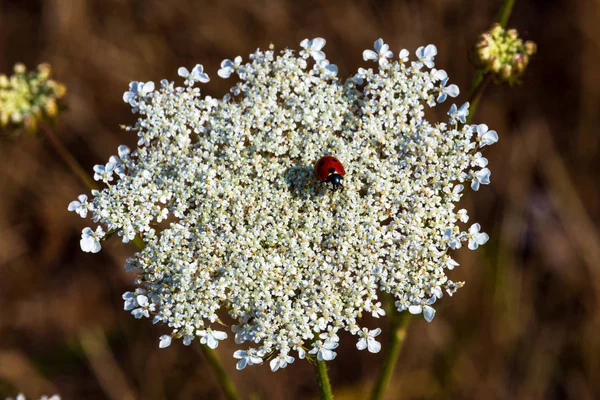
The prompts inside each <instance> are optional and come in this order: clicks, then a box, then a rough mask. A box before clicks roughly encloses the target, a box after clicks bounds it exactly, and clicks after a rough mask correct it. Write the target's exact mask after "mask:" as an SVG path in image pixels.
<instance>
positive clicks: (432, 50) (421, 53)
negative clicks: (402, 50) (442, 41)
mask: <svg viewBox="0 0 600 400" xmlns="http://www.w3.org/2000/svg"><path fill="white" fill-rule="evenodd" d="M415 54H416V55H417V58H418V59H419V61H420V62H422V63H423V64H425V65H426V66H427V68H433V67H434V66H435V63H434V62H433V59H434V58H435V56H436V55H437V47H435V45H433V44H429V45H427V47H424V46H421V47H419V48H418V49H417V51H416V52H415Z"/></svg>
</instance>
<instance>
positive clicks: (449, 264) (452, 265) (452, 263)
mask: <svg viewBox="0 0 600 400" xmlns="http://www.w3.org/2000/svg"><path fill="white" fill-rule="evenodd" d="M459 265H460V264H459V263H457V262H456V261H454V260H453V259H452V258H450V257H448V261H446V267H448V269H449V270H450V271H452V270H453V269H454V268H456V267H458V266H459Z"/></svg>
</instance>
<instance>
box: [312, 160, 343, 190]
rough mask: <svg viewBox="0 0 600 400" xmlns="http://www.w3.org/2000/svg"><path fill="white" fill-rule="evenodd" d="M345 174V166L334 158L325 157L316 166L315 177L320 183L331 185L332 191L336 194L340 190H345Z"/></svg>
mask: <svg viewBox="0 0 600 400" xmlns="http://www.w3.org/2000/svg"><path fill="white" fill-rule="evenodd" d="M345 174H346V172H345V171H344V166H343V165H342V163H341V162H340V160H338V159H337V158H335V157H334V156H323V157H321V158H319V160H318V161H317V163H316V164H315V176H316V177H317V179H318V180H319V182H328V183H331V190H333V191H334V192H335V191H336V190H337V189H338V188H342V189H343V188H344V187H343V186H342V179H344V175H345Z"/></svg>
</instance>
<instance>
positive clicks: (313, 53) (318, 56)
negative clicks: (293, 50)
mask: <svg viewBox="0 0 600 400" xmlns="http://www.w3.org/2000/svg"><path fill="white" fill-rule="evenodd" d="M325 43H326V41H325V39H323V38H320V37H318V38H314V39H312V40H308V39H304V40H303V41H301V42H300V47H302V48H303V49H304V50H301V51H300V55H301V56H304V57H308V56H310V57H312V58H313V59H314V60H315V61H319V60H323V59H324V58H325V53H324V52H323V51H322V50H321V49H323V47H325Z"/></svg>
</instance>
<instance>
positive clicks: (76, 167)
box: [39, 124, 98, 190]
mask: <svg viewBox="0 0 600 400" xmlns="http://www.w3.org/2000/svg"><path fill="white" fill-rule="evenodd" d="M39 131H40V132H42V134H43V135H44V136H45V137H46V139H48V141H49V142H50V144H52V146H54V150H56V152H57V153H58V155H59V156H60V157H61V158H62V159H63V161H64V162H65V163H67V165H68V166H69V168H71V171H73V173H74V174H75V175H77V177H78V178H79V180H81V182H82V183H83V184H84V185H85V186H87V187H88V189H90V190H98V186H97V185H96V183H95V182H94V181H93V180H92V179H91V178H90V176H89V175H88V174H87V172H86V171H85V169H83V167H82V166H81V164H79V162H77V160H76V159H75V157H73V155H72V154H71V153H70V152H69V150H67V148H66V147H65V146H64V145H63V144H62V143H61V141H60V140H59V139H58V138H57V137H56V135H55V134H54V132H53V131H52V129H50V127H48V126H47V125H45V124H40V125H39Z"/></svg>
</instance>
